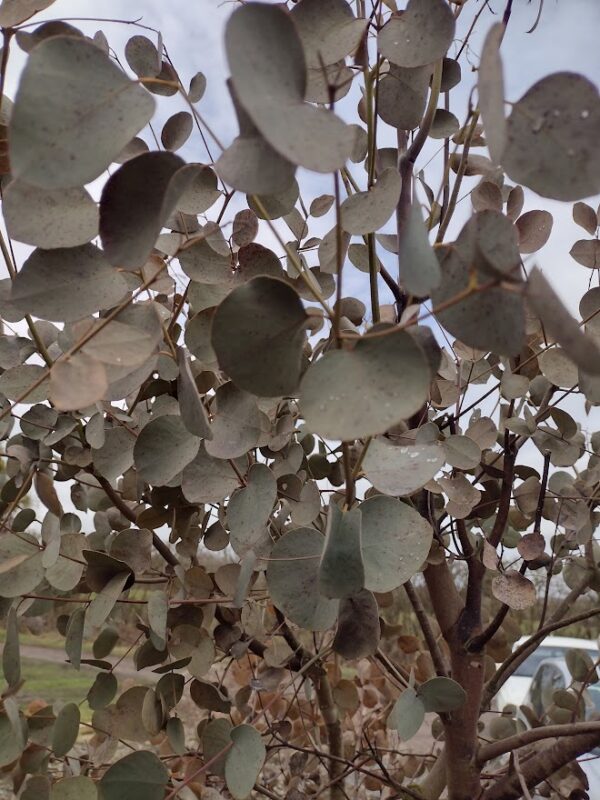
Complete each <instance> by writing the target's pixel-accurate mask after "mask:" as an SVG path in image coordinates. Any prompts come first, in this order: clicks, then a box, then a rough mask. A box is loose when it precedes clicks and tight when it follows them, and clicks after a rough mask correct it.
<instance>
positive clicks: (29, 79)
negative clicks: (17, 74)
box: [10, 36, 154, 189]
mask: <svg viewBox="0 0 600 800" xmlns="http://www.w3.org/2000/svg"><path fill="white" fill-rule="evenodd" d="M153 112H154V101H153V100H152V98H151V97H150V95H149V94H148V93H147V92H146V90H145V89H143V88H142V87H141V86H140V85H139V84H138V83H136V82H135V81H130V80H129V78H127V77H126V75H125V74H124V73H123V72H122V71H121V69H119V67H118V66H117V65H116V64H115V62H114V61H113V60H112V59H111V58H109V56H108V55H106V54H105V53H103V52H102V50H101V49H100V48H99V47H96V45H95V44H92V42H90V41H89V40H88V39H83V38H81V39H80V38H76V37H74V36H53V37H50V38H49V39H46V40H45V41H43V42H41V43H40V44H39V45H38V46H37V47H35V48H34V49H33V50H32V51H31V53H30V55H29V58H28V60H27V63H26V64H25V68H24V70H23V73H22V75H21V80H20V82H19V88H18V90H17V94H16V97H15V104H14V108H13V113H12V115H11V120H10V141H11V167H12V172H13V175H14V177H15V178H20V179H22V180H24V181H27V182H28V183H30V184H33V185H35V186H40V187H42V188H44V189H59V188H68V187H75V186H81V185H82V184H84V183H88V182H89V181H91V180H94V178H97V177H98V176H99V175H100V174H101V173H102V172H103V170H105V169H106V167H107V166H108V165H109V164H110V163H111V161H113V160H114V158H115V157H116V156H117V155H118V154H119V152H120V151H121V150H122V149H123V148H124V147H125V145H126V144H127V143H128V142H129V141H130V140H131V139H132V138H133V137H134V136H135V135H136V133H138V131H140V130H141V129H142V128H143V127H144V126H145V125H146V123H147V122H149V120H150V118H151V116H152V114H153Z"/></svg>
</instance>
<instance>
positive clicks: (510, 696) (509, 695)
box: [494, 636, 600, 798]
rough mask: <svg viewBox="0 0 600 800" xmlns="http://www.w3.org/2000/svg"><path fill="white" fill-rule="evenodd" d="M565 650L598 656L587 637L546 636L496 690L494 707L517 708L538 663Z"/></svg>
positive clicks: (559, 655) (521, 642)
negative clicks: (509, 706)
mask: <svg viewBox="0 0 600 800" xmlns="http://www.w3.org/2000/svg"><path fill="white" fill-rule="evenodd" d="M528 638H529V637H528V636H523V637H522V638H521V639H519V641H518V642H516V643H515V645H514V647H513V650H516V649H517V648H518V647H520V646H521V645H522V644H523V643H524V642H526V641H527V639H528ZM567 650H585V651H586V652H587V653H589V654H590V655H591V656H592V658H593V659H594V660H595V659H596V658H598V645H597V644H596V643H595V642H591V641H590V640H589V639H574V638H572V637H570V636H546V638H545V639H544V640H543V641H542V643H541V644H540V646H539V647H538V648H537V650H535V651H534V652H533V653H532V654H531V655H530V656H529V658H526V659H525V661H523V663H522V664H521V665H520V666H519V667H517V669H516V670H515V672H514V673H513V674H512V675H511V676H510V678H509V679H508V680H507V681H506V683H505V684H504V685H503V686H502V687H501V689H500V690H499V691H498V693H497V694H496V698H495V703H494V705H495V707H496V708H497V709H499V710H500V711H501V710H502V709H503V708H504V706H507V705H514V706H517V708H518V707H519V706H520V705H521V704H522V703H523V700H524V698H525V695H526V694H527V691H528V689H529V687H530V685H531V680H532V678H533V676H534V673H535V672H536V670H537V668H538V667H539V665H540V663H541V662H542V661H544V660H545V659H547V658H562V659H564V657H565V654H566V652H567ZM599 798H600V795H599Z"/></svg>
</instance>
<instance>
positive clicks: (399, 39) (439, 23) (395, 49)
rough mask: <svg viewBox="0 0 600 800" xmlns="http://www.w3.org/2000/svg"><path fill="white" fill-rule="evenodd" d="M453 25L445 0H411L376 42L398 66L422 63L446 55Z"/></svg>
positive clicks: (418, 65) (451, 37) (423, 64)
mask: <svg viewBox="0 0 600 800" xmlns="http://www.w3.org/2000/svg"><path fill="white" fill-rule="evenodd" d="M454 28H455V22H454V15H453V14H452V10H451V9H450V6H449V5H448V3H446V2H445V0H409V3H408V5H407V6H406V10H405V11H404V13H403V14H402V15H401V16H394V17H392V18H391V19H390V20H389V22H388V23H387V24H386V25H384V27H383V28H382V29H381V31H380V32H379V36H378V39H377V43H378V46H379V50H380V51H381V53H382V55H383V56H385V58H388V59H389V60H390V61H391V62H392V63H394V64H397V65H398V66H399V67H422V66H425V64H431V63H432V62H434V61H437V60H438V59H440V58H442V57H443V56H445V55H446V51H447V50H448V48H449V47H450V44H451V43H452V39H453V38H454Z"/></svg>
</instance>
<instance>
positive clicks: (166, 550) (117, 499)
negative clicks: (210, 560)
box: [90, 471, 179, 567]
mask: <svg viewBox="0 0 600 800" xmlns="http://www.w3.org/2000/svg"><path fill="white" fill-rule="evenodd" d="M90 475H93V476H94V478H96V480H97V481H98V483H99V484H100V486H101V487H102V489H103V490H104V492H105V493H106V494H107V495H108V497H109V498H110V501H111V503H112V504H113V505H114V507H115V508H117V509H118V510H119V511H120V512H121V514H123V516H124V517H126V519H128V520H129V521H130V522H133V524H134V525H137V514H136V513H135V511H134V510H133V509H132V508H130V507H129V506H128V505H127V503H126V502H125V501H124V500H123V498H122V497H121V496H120V495H119V494H118V492H116V491H115V490H114V489H113V487H112V486H111V484H110V482H109V481H107V480H106V478H104V477H103V476H102V475H99V474H98V473H97V472H95V471H90ZM152 544H153V545H154V548H155V550H156V551H157V552H158V553H160V555H161V556H162V557H163V558H164V560H165V561H166V562H167V564H170V565H171V566H172V567H177V566H178V565H179V559H178V558H177V556H176V555H175V553H174V552H173V551H172V550H171V548H170V547H169V546H168V545H167V544H166V543H165V542H163V540H162V539H161V538H160V536H159V535H158V534H157V533H156V531H152Z"/></svg>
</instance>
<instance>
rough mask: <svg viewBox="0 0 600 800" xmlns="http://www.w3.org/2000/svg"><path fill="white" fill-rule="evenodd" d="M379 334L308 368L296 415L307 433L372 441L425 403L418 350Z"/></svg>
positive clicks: (410, 342)
mask: <svg viewBox="0 0 600 800" xmlns="http://www.w3.org/2000/svg"><path fill="white" fill-rule="evenodd" d="M380 332H381V333H382V334H383V335H380V336H376V337H373V338H363V339H360V340H359V341H358V342H357V343H356V344H355V345H354V348H353V349H352V350H346V349H343V350H335V351H329V352H327V353H326V354H325V355H324V356H322V357H321V358H320V359H318V360H317V361H315V362H314V363H313V364H311V366H310V367H309V368H308V370H307V371H306V373H305V374H304V377H303V378H302V382H301V384H300V409H301V412H302V414H303V416H304V418H305V420H306V423H307V425H308V427H309V428H310V429H311V430H312V431H314V432H316V433H319V434H320V435H322V436H326V437H328V438H331V439H341V440H352V439H356V438H358V437H362V436H373V435H375V434H378V433H383V432H385V431H386V430H387V429H388V428H390V427H391V426H392V425H395V424H397V423H398V422H400V421H401V420H403V419H407V418H408V417H409V416H410V415H411V414H414V413H416V412H417V411H418V410H419V408H420V407H421V405H422V404H423V403H424V402H425V400H426V398H427V394H428V391H429V380H430V375H429V366H428V364H427V359H426V356H425V354H424V352H423V350H422V349H421V347H420V346H419V345H418V344H417V343H416V342H415V340H414V339H413V338H412V336H411V335H410V334H408V333H406V332H405V331H394V330H390V331H384V330H381V331H380Z"/></svg>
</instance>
